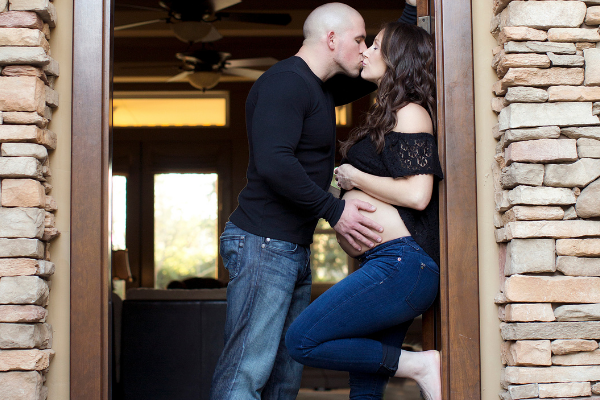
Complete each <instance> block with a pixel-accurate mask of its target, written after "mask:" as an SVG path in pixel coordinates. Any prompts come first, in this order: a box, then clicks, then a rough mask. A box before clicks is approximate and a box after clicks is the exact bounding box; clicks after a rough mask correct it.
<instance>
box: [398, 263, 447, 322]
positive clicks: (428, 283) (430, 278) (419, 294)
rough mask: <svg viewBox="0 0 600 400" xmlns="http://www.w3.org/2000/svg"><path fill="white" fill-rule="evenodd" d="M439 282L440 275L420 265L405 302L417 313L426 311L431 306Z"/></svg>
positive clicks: (428, 267) (426, 266) (424, 265)
mask: <svg viewBox="0 0 600 400" xmlns="http://www.w3.org/2000/svg"><path fill="white" fill-rule="evenodd" d="M439 282H440V274H439V273H438V272H437V271H436V270H434V269H432V268H431V267H430V266H428V265H426V264H424V263H422V262H421V263H420V265H419V275H418V276H417V280H416V282H415V285H414V286H413V288H412V290H411V291H410V294H409V295H408V297H407V298H406V302H407V303H408V304H409V305H410V306H411V307H412V309H413V310H415V311H417V312H421V313H422V312H424V311H426V310H427V309H428V308H429V307H431V305H432V304H433V302H434V300H435V297H436V296H437V291H438V287H439Z"/></svg>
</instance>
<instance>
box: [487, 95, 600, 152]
mask: <svg viewBox="0 0 600 400" xmlns="http://www.w3.org/2000/svg"><path fill="white" fill-rule="evenodd" d="M498 120H499V124H500V125H499V129H500V130H501V131H504V130H507V129H514V128H529V127H537V126H552V125H558V126H569V125H578V126H583V125H598V124H600V120H599V119H598V117H597V116H595V115H593V114H592V103H591V102H559V103H513V104H511V105H509V106H508V107H506V108H504V109H503V110H502V112H501V113H500V116H499V117H498ZM595 128H597V129H600V127H595ZM573 161H575V160H573Z"/></svg>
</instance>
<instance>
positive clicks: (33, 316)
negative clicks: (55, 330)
mask: <svg viewBox="0 0 600 400" xmlns="http://www.w3.org/2000/svg"><path fill="white" fill-rule="evenodd" d="M47 316H48V311H47V310H46V309H45V308H44V307H40V306H12V305H9V306H7V305H0V322H18V323H27V322H29V323H31V322H45V321H46V317H47Z"/></svg>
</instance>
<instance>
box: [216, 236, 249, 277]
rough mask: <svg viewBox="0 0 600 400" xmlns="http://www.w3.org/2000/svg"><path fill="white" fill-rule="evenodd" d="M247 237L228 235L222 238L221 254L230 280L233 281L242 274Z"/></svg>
mask: <svg viewBox="0 0 600 400" xmlns="http://www.w3.org/2000/svg"><path fill="white" fill-rule="evenodd" d="M244 240H245V236H243V235H228V236H221V240H220V247H219V253H220V254H221V258H222V259H223V265H224V266H225V269H227V271H229V280H230V281H231V280H233V279H234V278H235V277H236V276H237V275H238V274H239V272H240V264H241V262H242V255H241V253H242V250H243V249H244Z"/></svg>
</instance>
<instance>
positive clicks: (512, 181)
mask: <svg viewBox="0 0 600 400" xmlns="http://www.w3.org/2000/svg"><path fill="white" fill-rule="evenodd" d="M543 181H544V166H543V165H541V164H529V163H519V162H514V163H512V164H511V165H509V166H508V167H506V168H502V173H501V175H500V184H501V186H502V188H503V189H512V188H514V187H515V186H518V185H531V186H541V185H542V183H543Z"/></svg>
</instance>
